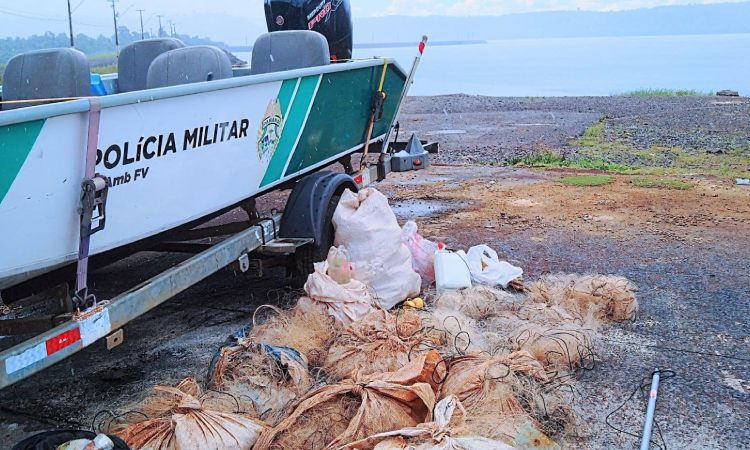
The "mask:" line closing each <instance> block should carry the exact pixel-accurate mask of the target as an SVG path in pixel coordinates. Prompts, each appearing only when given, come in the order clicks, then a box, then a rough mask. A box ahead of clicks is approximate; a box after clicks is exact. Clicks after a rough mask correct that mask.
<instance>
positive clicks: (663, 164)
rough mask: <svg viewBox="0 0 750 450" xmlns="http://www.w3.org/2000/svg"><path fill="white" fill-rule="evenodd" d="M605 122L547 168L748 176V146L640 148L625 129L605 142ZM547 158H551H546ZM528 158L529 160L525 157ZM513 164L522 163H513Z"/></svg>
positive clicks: (649, 173) (576, 141)
mask: <svg viewBox="0 0 750 450" xmlns="http://www.w3.org/2000/svg"><path fill="white" fill-rule="evenodd" d="M603 126H604V122H598V123H596V124H595V125H593V126H592V127H591V128H589V129H588V130H586V132H584V134H583V136H581V137H580V138H578V139H573V140H571V141H570V142H569V143H568V144H569V145H571V146H572V147H576V151H575V152H573V155H574V156H572V157H571V158H570V159H569V160H568V159H565V158H561V160H559V161H554V164H549V165H547V167H572V168H581V169H601V170H605V171H607V172H616V173H622V174H628V175H652V176H659V177H663V176H668V175H688V174H700V175H709V176H715V177H718V178H748V177H750V158H748V156H749V155H748V153H750V145H748V144H746V143H744V142H743V143H740V144H733V145H736V147H734V150H733V151H730V152H726V153H709V152H707V151H705V150H703V149H687V148H684V147H667V146H656V145H655V146H652V147H650V148H646V149H642V148H636V147H634V146H633V145H632V144H630V143H629V130H628V129H614V130H612V132H610V133H608V136H607V137H608V138H609V137H610V136H611V135H615V136H616V137H615V140H614V141H605V139H604V137H603V133H602V131H603ZM545 158H546V159H550V157H545ZM527 159H531V158H527ZM514 162H515V163H523V162H519V161H514Z"/></svg>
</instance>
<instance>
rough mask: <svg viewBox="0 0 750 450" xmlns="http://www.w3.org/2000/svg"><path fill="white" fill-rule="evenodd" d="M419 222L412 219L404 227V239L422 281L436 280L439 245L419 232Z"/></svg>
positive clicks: (413, 266)
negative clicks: (436, 258)
mask: <svg viewBox="0 0 750 450" xmlns="http://www.w3.org/2000/svg"><path fill="white" fill-rule="evenodd" d="M417 230H418V228H417V224H416V223H415V222H414V221H413V220H410V221H408V222H406V224H405V225H404V228H402V232H403V234H402V241H403V242H404V245H406V247H407V248H408V249H409V251H410V252H411V267H412V268H413V269H414V271H415V272H417V273H418V274H419V276H420V277H422V282H423V283H427V284H432V282H433V281H435V252H436V251H437V250H438V245H437V244H436V243H434V242H432V241H428V240H427V239H425V238H423V237H422V236H420V235H419V233H417Z"/></svg>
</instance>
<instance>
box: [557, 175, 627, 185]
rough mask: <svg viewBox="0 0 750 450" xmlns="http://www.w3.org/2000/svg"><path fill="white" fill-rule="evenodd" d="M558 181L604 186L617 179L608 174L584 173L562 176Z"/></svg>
mask: <svg viewBox="0 0 750 450" xmlns="http://www.w3.org/2000/svg"><path fill="white" fill-rule="evenodd" d="M557 181H558V182H560V183H563V184H567V185H568V186H604V185H605V184H611V183H613V182H614V181H615V180H614V178H612V177H608V176H606V175H583V176H577V177H565V178H560V179H559V180H557Z"/></svg>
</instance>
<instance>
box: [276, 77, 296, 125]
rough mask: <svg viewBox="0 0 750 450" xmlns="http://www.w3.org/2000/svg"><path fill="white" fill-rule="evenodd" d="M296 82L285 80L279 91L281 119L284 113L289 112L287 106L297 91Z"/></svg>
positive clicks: (284, 115)
mask: <svg viewBox="0 0 750 450" xmlns="http://www.w3.org/2000/svg"><path fill="white" fill-rule="evenodd" d="M298 80H299V79H296V80H285V81H284V83H283V84H282V85H281V89H279V103H280V104H281V116H282V117H286V113H287V111H289V104H290V103H291V102H292V96H293V95H294V91H295V90H296V89H297V81H298Z"/></svg>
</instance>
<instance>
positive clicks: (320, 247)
mask: <svg viewBox="0 0 750 450" xmlns="http://www.w3.org/2000/svg"><path fill="white" fill-rule="evenodd" d="M339 200H341V194H336V195H334V196H333V197H331V200H330V201H329V202H328V209H327V210H326V220H325V223H324V224H323V232H322V233H321V236H322V239H321V240H320V242H316V243H315V246H314V248H313V261H315V262H321V261H323V260H325V259H326V258H328V251H329V250H330V249H331V247H333V241H334V239H335V237H336V230H335V229H334V228H333V213H335V212H336V208H337V207H338V206H339Z"/></svg>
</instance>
